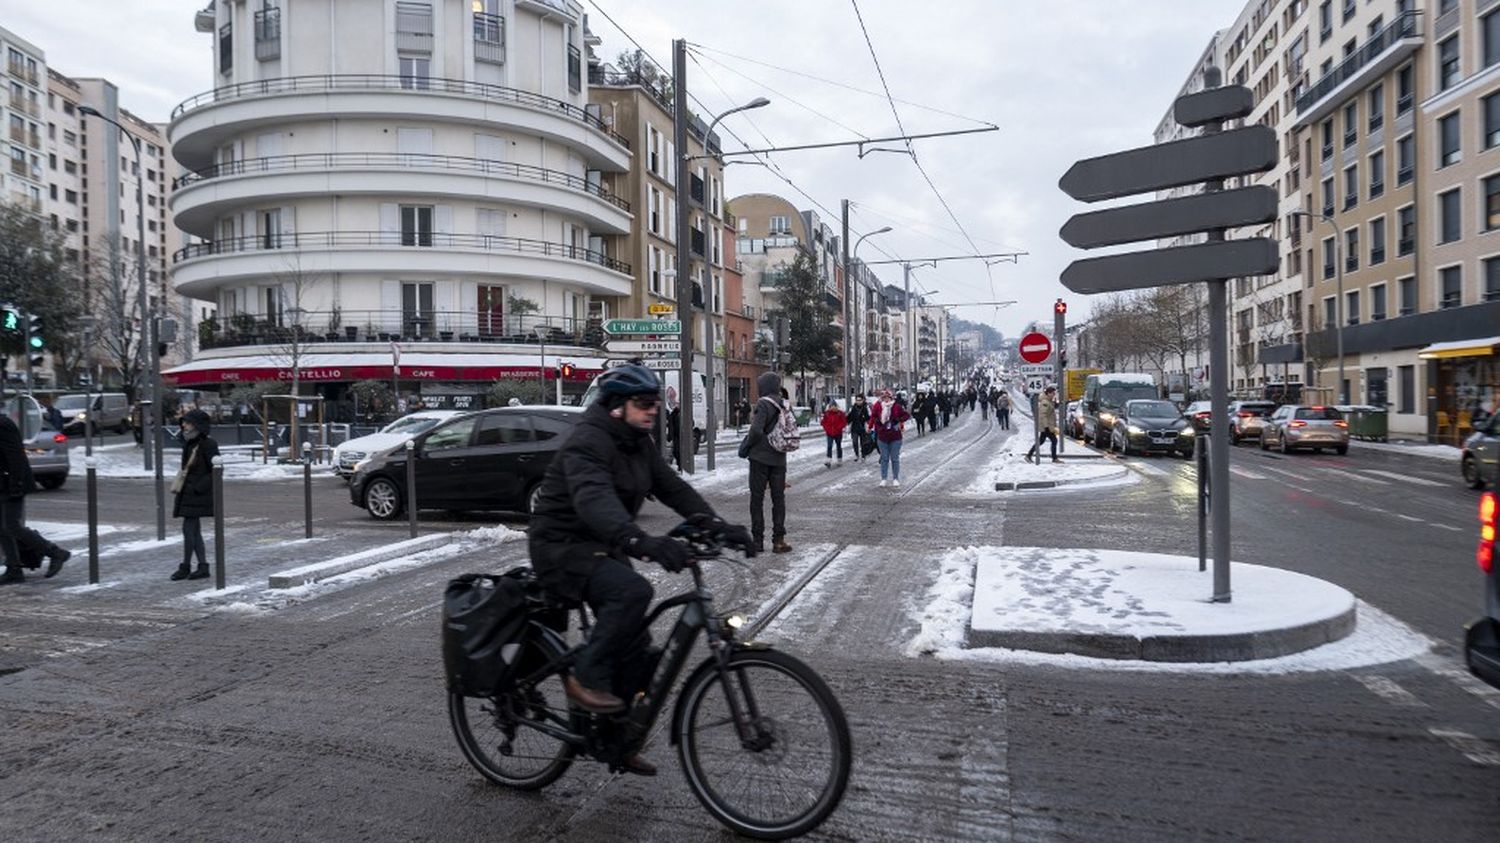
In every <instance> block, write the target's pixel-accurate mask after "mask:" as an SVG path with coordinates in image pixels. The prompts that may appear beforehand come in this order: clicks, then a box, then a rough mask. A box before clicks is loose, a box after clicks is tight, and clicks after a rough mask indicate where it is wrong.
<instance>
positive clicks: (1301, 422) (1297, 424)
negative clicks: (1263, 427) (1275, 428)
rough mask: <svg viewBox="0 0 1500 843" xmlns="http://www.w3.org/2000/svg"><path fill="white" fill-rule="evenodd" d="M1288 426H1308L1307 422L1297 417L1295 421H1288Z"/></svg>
mask: <svg viewBox="0 0 1500 843" xmlns="http://www.w3.org/2000/svg"><path fill="white" fill-rule="evenodd" d="M1286 426H1287V427H1307V422H1305V421H1302V420H1301V419H1297V420H1295V421H1289V422H1287V423H1286Z"/></svg>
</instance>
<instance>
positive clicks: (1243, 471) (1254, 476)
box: [1229, 465, 1270, 480]
mask: <svg viewBox="0 0 1500 843" xmlns="http://www.w3.org/2000/svg"><path fill="white" fill-rule="evenodd" d="M1229 470H1230V471H1231V472H1232V473H1234V474H1236V475H1238V476H1240V477H1243V478H1245V479H1246V480H1268V479H1270V478H1268V477H1266V475H1264V474H1260V473H1258V472H1254V471H1251V470H1250V469H1248V468H1240V467H1239V466H1237V465H1231V466H1230V467H1229Z"/></svg>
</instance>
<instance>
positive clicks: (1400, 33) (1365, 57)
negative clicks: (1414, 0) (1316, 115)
mask: <svg viewBox="0 0 1500 843" xmlns="http://www.w3.org/2000/svg"><path fill="white" fill-rule="evenodd" d="M1418 14H1419V13H1418V12H1414V11H1413V12H1405V13H1403V14H1401V15H1399V16H1398V17H1397V18H1396V19H1395V20H1393V21H1391V22H1390V23H1388V24H1386V25H1385V28H1384V29H1381V30H1380V31H1379V32H1377V33H1375V34H1374V35H1372V36H1370V38H1369V40H1367V41H1366V42H1365V44H1364V46H1363V47H1360V48H1359V49H1357V50H1355V51H1354V52H1353V53H1351V54H1350V55H1349V58H1347V59H1344V61H1343V62H1342V63H1340V64H1339V65H1338V66H1337V67H1335V68H1333V69H1332V70H1330V71H1329V72H1327V73H1325V74H1323V78H1322V79H1319V80H1318V82H1317V84H1315V85H1313V86H1312V87H1311V88H1309V89H1308V90H1307V93H1305V94H1303V95H1302V96H1300V97H1298V98H1297V114H1298V115H1299V116H1300V115H1302V114H1306V113H1307V112H1308V110H1310V109H1311V108H1312V107H1313V106H1314V105H1317V104H1318V102H1319V101H1321V100H1322V99H1323V98H1324V97H1326V96H1328V95H1329V94H1331V93H1333V91H1334V90H1335V89H1336V88H1338V87H1339V86H1340V85H1342V84H1344V83H1345V82H1347V81H1349V80H1350V79H1353V78H1354V77H1356V76H1358V75H1359V72H1360V71H1361V70H1363V69H1364V68H1365V67H1366V66H1367V65H1369V64H1370V63H1371V62H1373V61H1375V59H1377V58H1378V57H1379V56H1380V55H1381V54H1382V53H1384V52H1385V51H1386V50H1388V49H1390V48H1391V47H1393V46H1394V45H1395V44H1396V42H1397V41H1400V40H1402V39H1405V38H1413V37H1416V36H1417V35H1418V32H1417V15H1418Z"/></svg>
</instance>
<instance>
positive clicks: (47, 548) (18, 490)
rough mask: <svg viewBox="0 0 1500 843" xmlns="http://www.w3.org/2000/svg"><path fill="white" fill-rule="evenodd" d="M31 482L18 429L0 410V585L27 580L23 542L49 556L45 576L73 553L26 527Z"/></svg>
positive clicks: (60, 566) (52, 574) (52, 575)
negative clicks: (0, 556)
mask: <svg viewBox="0 0 1500 843" xmlns="http://www.w3.org/2000/svg"><path fill="white" fill-rule="evenodd" d="M33 482H34V480H33V478H32V476H31V463H30V462H29V461H28V460H27V459H26V449H25V447H24V446H23V443H22V440H21V429H20V428H19V427H17V426H16V423H15V421H13V420H12V419H11V417H10V415H9V414H7V413H0V548H3V552H4V555H5V573H4V575H0V585H9V584H10V583H19V582H25V581H26V574H25V573H23V572H22V570H21V569H22V568H23V567H25V562H24V561H23V559H22V552H21V548H22V546H23V545H25V546H27V547H29V548H31V549H32V550H33V551H34V552H36V553H37V554H39V555H44V556H46V557H48V559H49V560H50V563H49V564H48V565H47V573H46V574H44V576H47V577H54V576H57V572H58V571H61V570H62V566H63V563H64V562H66V561H68V557H70V556H72V555H73V554H72V552H71V551H69V550H67V549H66V548H63V547H58V546H57V545H56V544H53V543H52V542H50V541H48V540H47V539H46V538H44V537H43V536H42V535H41V534H40V533H38V532H37V531H36V530H33V529H32V528H30V527H28V526H26V496H27V495H28V494H30V493H31V485H32V483H33Z"/></svg>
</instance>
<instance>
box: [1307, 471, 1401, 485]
mask: <svg viewBox="0 0 1500 843" xmlns="http://www.w3.org/2000/svg"><path fill="white" fill-rule="evenodd" d="M1317 470H1318V471H1326V472H1328V473H1329V474H1337V475H1338V476H1340V477H1347V478H1349V479H1350V480H1358V481H1360V482H1361V483H1374V484H1376V485H1378V486H1389V485H1391V484H1390V482H1389V481H1386V480H1376V479H1375V478H1373V477H1364V476H1362V475H1359V474H1355V473H1354V472H1352V471H1346V470H1344V469H1342V468H1323V467H1319V468H1318V469H1317Z"/></svg>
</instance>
